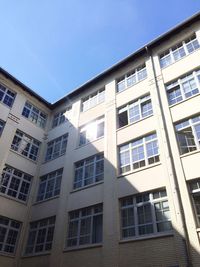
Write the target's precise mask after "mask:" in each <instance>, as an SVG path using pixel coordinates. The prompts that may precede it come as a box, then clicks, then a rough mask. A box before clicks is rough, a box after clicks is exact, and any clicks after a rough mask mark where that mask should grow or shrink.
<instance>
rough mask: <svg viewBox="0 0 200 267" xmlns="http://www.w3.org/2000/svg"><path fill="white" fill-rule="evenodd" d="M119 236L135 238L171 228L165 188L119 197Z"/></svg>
mask: <svg viewBox="0 0 200 267" xmlns="http://www.w3.org/2000/svg"><path fill="white" fill-rule="evenodd" d="M120 202H121V237H122V239H125V238H133V237H134V238H137V237H141V236H145V235H149V234H158V233H161V232H166V231H170V230H171V229H172V225H171V221H170V212H169V204H168V200H167V194H166V191H165V190H160V191H155V192H151V193H143V194H139V195H136V196H130V197H126V198H123V199H121V201H120Z"/></svg>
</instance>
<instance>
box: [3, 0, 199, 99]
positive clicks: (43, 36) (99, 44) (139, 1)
mask: <svg viewBox="0 0 200 267" xmlns="http://www.w3.org/2000/svg"><path fill="white" fill-rule="evenodd" d="M0 10H1V12H0V36H1V38H0V66H1V67H2V68H3V69H5V70H6V71H8V72H9V73H10V74H12V75H13V76H14V77H16V78H17V79H18V80H20V81H21V82H23V83H24V84H25V85H27V86H28V87H30V88H31V89H32V90H34V91H35V92H36V93H38V94H39V95H40V96H42V97H43V98H45V99H46V100H47V101H49V102H51V103H53V102H55V101H56V100H58V99H60V98H61V97H63V96H64V95H66V94H68V93H69V92H71V91H73V90H74V89H76V88H78V87H79V86H80V85H82V84H84V83H85V82H87V81H88V80H90V79H92V78H93V77H95V76H96V75H97V74H99V73H101V72H102V71H104V70H105V69H107V68H109V67H111V66H112V65H114V64H116V63H117V62H119V61H120V60H122V59H123V58H125V57H127V56H128V55H130V54H131V53H133V52H135V51H136V50H137V49H139V48H140V47H142V46H144V45H145V44H146V43H148V42H150V41H151V40H152V39H154V38H156V37H158V35H160V34H163V33H164V32H166V31H168V30H169V29H171V28H173V27H174V26H175V25H176V24H178V23H180V22H182V21H183V20H185V19H187V18H188V17H190V16H192V15H193V14H195V13H196V12H198V11H200V1H199V0H166V1H164V0H163V1H162V0H101V1H95V0H71V1H69V0H28V1H27V0H17V1H16V0H0Z"/></svg>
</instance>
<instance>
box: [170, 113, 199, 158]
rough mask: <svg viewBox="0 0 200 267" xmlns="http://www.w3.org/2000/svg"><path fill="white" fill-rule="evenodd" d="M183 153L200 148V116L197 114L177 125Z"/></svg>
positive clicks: (180, 147) (179, 142)
mask: <svg viewBox="0 0 200 267" xmlns="http://www.w3.org/2000/svg"><path fill="white" fill-rule="evenodd" d="M175 128H176V134H177V139H178V144H179V149H180V153H181V154H185V153H188V152H191V151H194V150H197V149H199V148H200V116H196V117H193V118H190V119H187V120H185V121H182V122H181V123H178V124H176V125H175Z"/></svg>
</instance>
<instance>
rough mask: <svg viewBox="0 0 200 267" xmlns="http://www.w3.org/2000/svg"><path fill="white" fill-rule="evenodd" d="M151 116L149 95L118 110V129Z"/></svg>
mask: <svg viewBox="0 0 200 267" xmlns="http://www.w3.org/2000/svg"><path fill="white" fill-rule="evenodd" d="M151 114H153V110H152V103H151V98H150V95H148V96H145V97H142V98H139V99H138V100H137V101H134V102H133V103H130V104H128V105H126V106H124V107H122V108H119V109H118V123H119V128H120V127H123V126H125V125H127V124H131V123H133V122H136V121H139V120H141V119H142V118H145V117H148V116H150V115H151Z"/></svg>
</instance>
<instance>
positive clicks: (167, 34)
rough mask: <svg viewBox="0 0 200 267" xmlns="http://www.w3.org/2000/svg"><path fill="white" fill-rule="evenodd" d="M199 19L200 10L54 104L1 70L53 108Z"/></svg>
mask: <svg viewBox="0 0 200 267" xmlns="http://www.w3.org/2000/svg"><path fill="white" fill-rule="evenodd" d="M198 20H200V12H197V13H195V14H194V15H193V16H191V17H189V18H188V19H186V20H184V21H183V22H181V23H179V24H177V25H176V26H175V27H173V28H171V29H170V30H168V31H167V32H165V33H164V34H162V35H160V36H158V37H157V38H155V39H153V40H152V41H150V42H149V43H147V44H146V45H144V46H142V47H141V48H139V49H138V50H136V51H135V52H134V53H131V54H130V55H129V56H127V57H126V58H124V59H123V60H121V61H119V62H117V63H116V64H114V65H113V66H112V67H110V68H108V69H106V70H105V71H103V72H101V73H100V74H98V75H96V76H95V77H93V78H92V79H90V80H88V81H87V82H86V83H84V84H82V85H81V86H79V87H77V88H76V89H74V90H73V91H71V92H70V93H68V94H67V95H65V96H64V97H62V98H61V99H59V100H58V101H56V102H54V103H52V104H51V103H50V102H48V101H47V100H45V99H44V98H42V97H41V96H40V95H38V94H37V93H35V92H34V91H33V90H32V89H30V88H29V87H27V86H26V85H25V84H23V83H22V82H20V81H19V80H17V79H16V78H15V77H13V76H12V75H11V74H9V73H8V72H7V71H5V70H4V69H2V68H1V67H0V72H1V73H3V74H4V75H5V76H6V77H8V78H10V79H11V80H12V81H13V82H14V83H16V84H17V85H19V86H20V87H22V89H24V90H25V91H27V92H28V93H29V94H31V95H32V96H34V97H36V98H37V99H38V100H39V101H41V102H42V103H43V104H45V105H46V106H47V107H48V108H50V109H53V108H55V107H57V106H58V105H60V104H62V103H64V102H65V101H69V100H70V99H71V98H72V97H75V96H76V95H78V94H79V93H80V92H82V91H83V90H85V89H86V88H87V87H88V86H92V85H93V84H95V83H97V82H99V81H101V80H102V79H103V78H106V77H107V76H109V75H110V74H112V73H113V72H114V71H117V70H118V69H119V68H121V67H123V66H125V65H126V64H127V63H129V62H131V61H132V60H134V59H136V58H137V57H138V56H140V55H145V54H147V49H148V50H149V49H152V48H154V47H155V46H157V45H159V44H160V43H161V42H164V41H165V40H167V39H169V38H170V37H171V36H173V35H174V34H176V33H178V32H180V31H181V30H183V29H184V28H185V27H188V26H190V25H191V24H192V23H195V22H197V21H198Z"/></svg>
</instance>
